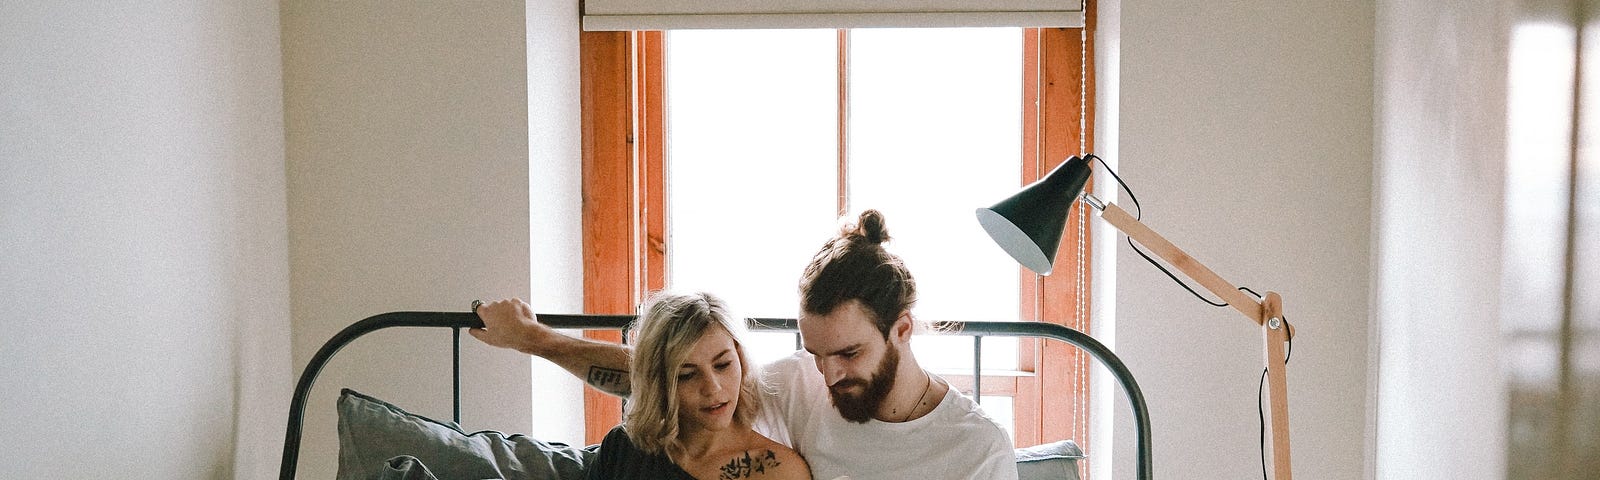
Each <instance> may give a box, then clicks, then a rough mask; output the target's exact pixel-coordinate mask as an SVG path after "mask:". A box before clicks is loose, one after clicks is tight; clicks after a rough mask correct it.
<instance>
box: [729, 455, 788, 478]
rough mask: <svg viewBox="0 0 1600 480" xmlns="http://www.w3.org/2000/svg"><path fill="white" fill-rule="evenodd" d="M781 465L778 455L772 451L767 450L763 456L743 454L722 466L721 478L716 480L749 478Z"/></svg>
mask: <svg viewBox="0 0 1600 480" xmlns="http://www.w3.org/2000/svg"><path fill="white" fill-rule="evenodd" d="M782 464H783V463H781V462H779V461H778V455H777V454H775V453H772V450H767V453H766V454H764V455H755V456H751V455H750V452H744V455H741V456H739V457H735V458H734V459H733V460H730V461H728V464H727V465H723V466H722V476H721V477H718V478H720V479H721V480H736V479H740V478H750V477H751V476H754V475H755V474H757V473H766V471H767V469H768V468H776V467H777V466H778V465H782Z"/></svg>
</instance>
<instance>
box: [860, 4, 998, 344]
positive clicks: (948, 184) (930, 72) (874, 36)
mask: <svg viewBox="0 0 1600 480" xmlns="http://www.w3.org/2000/svg"><path fill="white" fill-rule="evenodd" d="M849 68H850V72H849V77H848V78H849V79H850V84H849V92H850V104H849V114H850V120H849V135H848V136H847V138H848V139H849V145H848V148H849V169H850V172H849V181H850V187H849V190H850V207H851V208H852V209H855V210H860V209H866V208H875V209H878V210H880V211H882V212H884V216H885V217H886V218H887V220H888V227H889V233H890V235H891V236H893V237H894V240H893V241H892V242H891V243H890V246H891V248H892V250H893V251H894V252H895V253H896V254H898V255H900V256H901V258H903V259H904V260H905V261H906V264H907V267H908V268H910V269H911V272H912V274H913V275H915V276H916V278H917V289H918V292H919V296H918V302H917V308H916V310H915V312H916V313H917V315H919V316H921V317H922V318H924V319H928V320H985V321H992V320H1001V321H1015V320H1018V316H1019V315H1020V313H1019V310H1020V307H1019V301H1020V300H1019V296H1020V293H1019V289H1020V286H1019V285H1018V281H1019V280H1018V278H1019V276H1018V271H1017V265H1016V262H1014V261H1012V260H1011V259H1010V258H1009V257H1007V256H1006V255H1005V253H1004V252H1003V251H1002V250H1000V249H999V248H997V247H995V245H994V244H993V242H992V241H991V240H989V238H988V237H986V236H985V235H984V233H983V229H981V228H978V223H977V220H976V218H975V217H974V214H973V210H974V209H976V208H978V207H980V206H987V205H989V204H991V203H994V202H995V201H997V200H999V199H1002V198H1005V197H1006V196H1007V195H1009V194H1011V193H1012V192H1014V191H1015V190H1016V189H1017V187H1018V185H1019V184H1020V183H1021V182H1020V181H1019V179H1018V178H1019V177H1020V175H1021V171H1022V30H1021V29H1017V28H972V29H861V30H853V31H851V32H850V58H849ZM1016 345H1017V342H1016V340H1015V339H1011V338H1005V339H1000V338H996V339H990V340H987V341H985V343H984V352H985V354H984V356H983V357H984V368H1001V369H1015V368H1016V366H1017V346H1016ZM914 346H915V347H916V348H917V352H918V353H917V359H918V360H919V361H921V362H922V363H923V365H925V366H928V367H929V368H933V369H938V370H956V371H961V370H962V369H965V370H966V371H970V369H971V368H972V367H971V365H972V340H971V339H970V338H969V337H948V338H938V337H925V338H921V339H918V341H917V342H915V343H914Z"/></svg>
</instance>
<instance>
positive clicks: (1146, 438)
mask: <svg viewBox="0 0 1600 480" xmlns="http://www.w3.org/2000/svg"><path fill="white" fill-rule="evenodd" d="M538 319H539V322H540V323H543V324H546V325H549V326H551V327H554V328H560V329H584V330H622V331H624V332H626V331H627V329H628V325H629V324H631V323H633V319H634V316H633V315H550V314H538ZM747 321H748V323H749V325H750V330H751V331H769V332H773V331H775V332H798V331H799V329H798V327H797V326H796V322H795V320H794V319H780V318H752V319H749V320H747ZM482 326H483V320H482V319H479V318H478V315H477V314H476V313H471V312H390V313H383V314H378V315H374V316H371V317H367V318H366V319H363V320H361V321H359V322H356V323H354V324H352V325H350V326H348V327H345V329H344V330H340V331H339V333H338V334H335V335H334V336H333V338H332V339H329V340H328V343H325V344H323V345H322V348H321V349H318V350H317V353H316V355H313V356H312V357H311V362H310V363H308V364H306V369H305V371H303V372H301V374H300V381H299V382H298V383H297V384H296V385H295V389H294V399H293V400H292V401H290V403H289V426H288V428H287V429H286V431H285V433H284V441H283V463H282V464H281V466H280V469H279V471H278V472H279V473H278V478H279V479H280V480H293V479H294V477H295V470H296V468H297V467H298V466H299V458H300V437H301V427H302V424H303V423H304V417H305V411H306V399H307V398H308V397H309V396H310V395H311V386H312V384H314V383H316V381H317V375H318V374H319V373H321V372H322V367H324V366H326V365H327V363H328V360H329V359H330V358H332V357H333V354H334V353H337V352H338V351H339V349H341V348H344V346H345V345H347V344H349V343H350V342H351V341H354V340H355V339H356V338H358V337H360V336H362V335H366V334H368V333H372V332H374V331H377V330H382V329H385V328H390V327H431V328H449V329H451V355H450V356H451V365H452V368H451V372H452V374H451V392H452V397H451V398H452V399H454V417H453V419H454V420H455V422H456V423H460V422H461V329H463V328H480V327H482ZM938 326H939V328H940V330H942V331H945V332H947V333H949V334H952V335H970V336H972V337H973V345H974V346H973V372H972V374H973V391H974V392H981V391H983V390H982V383H981V381H982V380H981V378H982V372H981V368H980V364H981V362H982V357H981V353H982V351H981V347H982V343H983V337H1036V338H1049V339H1053V340H1058V341H1062V342H1066V343H1068V344H1071V345H1073V346H1076V347H1078V348H1080V349H1083V350H1084V351H1087V352H1089V354H1090V355H1092V356H1094V357H1095V359H1096V360H1099V361H1100V363H1101V364H1103V365H1105V367H1106V368H1107V369H1108V370H1110V371H1111V375H1112V376H1113V377H1115V378H1116V380H1117V383H1118V384H1120V385H1121V386H1122V391H1123V392H1124V393H1126V394H1127V396H1128V403H1129V404H1130V406H1131V407H1132V408H1133V417H1134V422H1135V430H1136V431H1135V434H1136V437H1137V438H1136V439H1135V441H1136V443H1137V452H1136V453H1137V456H1138V459H1137V471H1136V473H1137V478H1139V479H1140V480H1149V479H1150V478H1151V472H1150V459H1151V453H1150V417H1149V413H1148V412H1147V411H1146V409H1145V403H1144V394H1143V393H1141V392H1140V391H1139V384H1138V383H1137V382H1135V381H1134V379H1133V374H1132V373H1129V372H1128V369H1127V367H1126V366H1124V365H1123V364H1122V360H1120V359H1118V358H1117V356H1116V355H1115V354H1113V353H1111V350H1110V349H1108V348H1106V347H1105V345H1102V344H1101V343H1100V342H1099V341H1097V340H1095V339H1094V337H1090V336H1089V335H1087V334H1085V333H1083V332H1079V331H1077V330H1073V329H1070V328H1067V327H1064V326H1061V325H1056V324H1053V323H1043V322H939V324H938Z"/></svg>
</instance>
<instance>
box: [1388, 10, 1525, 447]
mask: <svg viewBox="0 0 1600 480" xmlns="http://www.w3.org/2000/svg"><path fill="white" fill-rule="evenodd" d="M1511 3H1512V2H1510V1H1509V0H1506V1H1501V0H1481V1H1475V2H1463V3H1458V4H1455V5H1454V8H1439V6H1438V5H1437V4H1436V3H1435V2H1432V1H1427V0H1384V1H1382V2H1380V7H1379V9H1378V27H1379V28H1378V29H1377V31H1378V36H1377V39H1378V52H1379V57H1378V59H1377V65H1378V72H1379V77H1378V78H1379V79H1380V80H1379V82H1378V84H1377V88H1378V92H1379V93H1378V99H1379V102H1378V105H1379V108H1378V117H1377V130H1378V139H1379V142H1378V157H1377V162H1375V164H1374V165H1375V171H1374V176H1375V178H1376V179H1377V182H1376V186H1375V189H1374V197H1373V198H1374V199H1375V205H1374V209H1373V211H1374V227H1373V228H1374V235H1373V246H1374V248H1375V249H1376V250H1377V256H1376V258H1375V261H1374V262H1373V278H1374V279H1375V280H1374V286H1373V287H1374V288H1373V292H1374V297H1375V298H1374V303H1375V305H1376V308H1375V309H1374V311H1373V312H1372V314H1373V317H1374V318H1373V324H1374V331H1373V334H1374V335H1373V343H1374V344H1375V345H1376V347H1375V348H1377V349H1378V350H1379V354H1380V357H1379V358H1380V359H1379V362H1378V363H1377V365H1376V374H1375V375H1376V377H1377V378H1375V379H1373V386H1374V388H1375V392H1376V405H1375V417H1374V420H1375V425H1374V432H1373V434H1374V437H1373V438H1374V440H1373V441H1372V442H1373V447H1374V448H1375V452H1374V455H1375V456H1374V464H1373V469H1374V472H1373V473H1374V475H1375V476H1376V478H1405V479H1446V478H1449V479H1480V478H1483V479H1494V478H1503V477H1504V476H1505V466H1506V461H1505V452H1506V440H1505V437H1506V435H1507V434H1508V431H1507V429H1506V394H1505V387H1504V377H1503V376H1502V375H1501V373H1500V372H1501V370H1500V355H1499V344H1500V343H1501V341H1502V340H1501V337H1500V323H1499V313H1500V282H1499V279H1500V266H1501V262H1500V261H1499V260H1498V259H1499V258H1500V239H1501V232H1502V231H1503V228H1504V222H1503V221H1502V220H1501V215H1500V214H1501V211H1502V210H1501V209H1502V208H1503V207H1502V205H1503V204H1502V203H1501V202H1502V200H1501V199H1502V197H1503V192H1504V191H1505V185H1504V180H1503V177H1504V173H1505V168H1506V158H1505V142H1506V131H1505V127H1506V117H1505V99H1506V80H1507V74H1506V72H1507V66H1506V62H1507V60H1506V58H1507V57H1506V44H1507V43H1508V31H1509V25H1510V18H1511V9H1510V8H1509V7H1510V5H1511ZM1462 459H1471V460H1470V461H1461V460H1462Z"/></svg>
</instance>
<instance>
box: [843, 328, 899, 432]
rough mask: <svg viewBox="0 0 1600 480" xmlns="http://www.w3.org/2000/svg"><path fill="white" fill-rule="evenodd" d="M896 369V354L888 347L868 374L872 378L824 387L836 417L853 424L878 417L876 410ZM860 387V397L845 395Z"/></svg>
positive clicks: (888, 388)
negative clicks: (831, 400)
mask: <svg viewBox="0 0 1600 480" xmlns="http://www.w3.org/2000/svg"><path fill="white" fill-rule="evenodd" d="M899 367H900V350H899V349H897V348H895V347H894V346H893V345H890V346H889V348H888V349H886V350H885V351H884V353H883V360H881V361H879V362H878V370H877V371H875V372H872V377H871V378H868V379H866V380H862V379H859V378H845V379H842V380H839V382H838V383H835V384H833V385H832V386H829V387H828V396H829V397H831V398H832V399H833V407H834V408H835V409H837V410H839V416H842V417H844V419H845V420H848V421H851V422H854V423H867V420H871V419H872V416H873V415H875V414H877V413H878V407H879V406H881V405H883V400H884V399H885V398H888V397H889V390H890V389H892V388H893V387H894V379H895V375H896V374H897V372H898V371H899ZM858 386H859V387H864V388H863V389H862V390H861V393H856V394H852V393H848V390H849V389H851V388H854V387H858Z"/></svg>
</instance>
